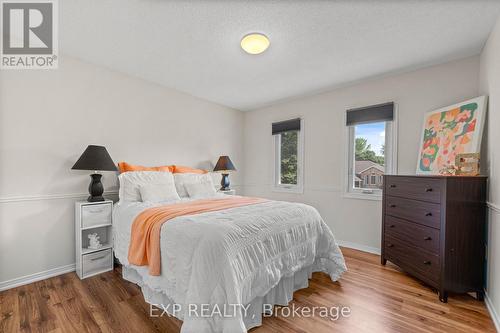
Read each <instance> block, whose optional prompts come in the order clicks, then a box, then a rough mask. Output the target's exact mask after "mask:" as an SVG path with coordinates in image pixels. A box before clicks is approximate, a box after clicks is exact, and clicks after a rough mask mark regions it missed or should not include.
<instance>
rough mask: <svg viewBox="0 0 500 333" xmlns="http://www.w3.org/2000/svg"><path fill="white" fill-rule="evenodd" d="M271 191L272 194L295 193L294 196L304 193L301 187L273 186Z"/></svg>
mask: <svg viewBox="0 0 500 333" xmlns="http://www.w3.org/2000/svg"><path fill="white" fill-rule="evenodd" d="M271 190H272V191H273V192H282V193H295V194H302V193H304V189H303V188H302V187H281V186H273V188H272V189H271Z"/></svg>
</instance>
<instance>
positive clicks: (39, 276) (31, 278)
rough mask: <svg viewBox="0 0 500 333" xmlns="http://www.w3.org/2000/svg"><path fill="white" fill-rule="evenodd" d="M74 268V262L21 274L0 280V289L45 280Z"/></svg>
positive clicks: (71, 270)
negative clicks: (37, 271)
mask: <svg viewBox="0 0 500 333" xmlns="http://www.w3.org/2000/svg"><path fill="white" fill-rule="evenodd" d="M74 270H75V264H70V265H66V266H61V267H57V268H53V269H49V270H47V271H43V272H39V273H35V274H30V275H26V276H22V277H19V278H16V279H12V280H8V281H3V282H0V291H2V290H7V289H12V288H15V287H19V286H22V285H25V284H30V283H33V282H36V281H40V280H45V279H48V278H51V277H54V276H57V275H61V274H65V273H69V272H73V271H74Z"/></svg>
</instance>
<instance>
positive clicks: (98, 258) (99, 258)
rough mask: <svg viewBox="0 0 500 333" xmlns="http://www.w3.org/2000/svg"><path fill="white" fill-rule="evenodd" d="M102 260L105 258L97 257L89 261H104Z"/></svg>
mask: <svg viewBox="0 0 500 333" xmlns="http://www.w3.org/2000/svg"><path fill="white" fill-rule="evenodd" d="M104 258H106V256H100V257H97V258H90V261H96V260H101V259H104Z"/></svg>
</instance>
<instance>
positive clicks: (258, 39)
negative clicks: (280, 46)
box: [241, 33, 270, 54]
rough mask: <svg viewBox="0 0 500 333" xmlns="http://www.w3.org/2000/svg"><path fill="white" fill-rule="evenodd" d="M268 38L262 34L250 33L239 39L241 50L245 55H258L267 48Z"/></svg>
mask: <svg viewBox="0 0 500 333" xmlns="http://www.w3.org/2000/svg"><path fill="white" fill-rule="evenodd" d="M269 44H270V42H269V38H267V36H266V35H264V34H259V33H251V34H248V35H246V36H245V37H243V38H242V39H241V48H242V49H243V50H245V52H246V53H250V54H260V53H262V52H264V51H265V50H267V48H268V47H269Z"/></svg>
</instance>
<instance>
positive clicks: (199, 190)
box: [184, 182, 217, 198]
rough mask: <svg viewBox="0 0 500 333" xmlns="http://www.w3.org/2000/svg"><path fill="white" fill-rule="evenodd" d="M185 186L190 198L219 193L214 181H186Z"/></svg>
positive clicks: (208, 196)
mask: <svg viewBox="0 0 500 333" xmlns="http://www.w3.org/2000/svg"><path fill="white" fill-rule="evenodd" d="M184 187H185V188H186V192H187V193H188V194H189V197H190V198H210V197H213V196H215V195H216V194H217V192H216V191H215V188H214V184H213V183H212V182H201V183H186V184H184Z"/></svg>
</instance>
